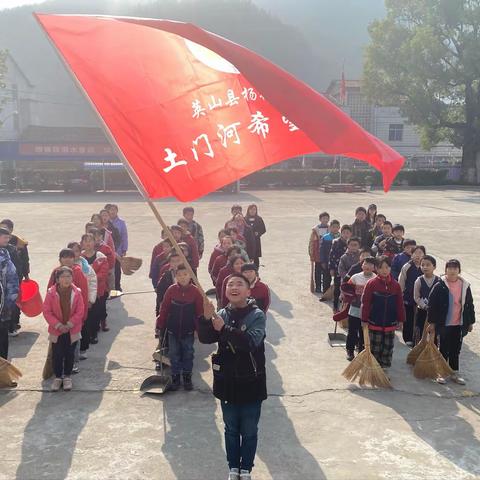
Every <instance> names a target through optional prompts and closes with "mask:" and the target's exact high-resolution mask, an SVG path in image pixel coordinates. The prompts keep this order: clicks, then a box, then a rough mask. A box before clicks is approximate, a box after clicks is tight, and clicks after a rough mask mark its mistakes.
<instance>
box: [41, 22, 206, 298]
mask: <svg viewBox="0 0 480 480" xmlns="http://www.w3.org/2000/svg"><path fill="white" fill-rule="evenodd" d="M35 19H36V20H37V22H38V24H39V25H40V27H41V29H42V30H43V31H44V32H45V34H46V36H47V38H48V40H49V42H50V44H51V45H52V47H53V49H54V51H55V52H56V53H57V55H58V57H59V59H60V61H61V62H62V63H63V65H64V67H65V68H66V70H67V72H68V73H69V74H70V75H71V77H72V79H73V81H74V82H75V84H76V85H77V88H78V89H79V90H80V92H81V93H82V94H83V96H84V97H85V99H86V100H87V102H88V103H89V105H90V107H91V108H92V109H93V111H94V112H95V113H96V115H97V117H98V119H99V120H100V124H101V127H102V130H103V132H104V133H105V135H106V137H107V138H108V140H109V142H110V144H111V145H112V148H113V149H114V151H115V153H116V154H117V156H118V157H119V158H120V160H121V161H122V163H123V166H124V167H125V168H126V169H127V172H128V174H129V175H130V178H131V179H132V181H133V183H134V184H135V186H136V187H137V189H138V191H139V192H140V194H141V195H142V197H143V199H144V200H145V202H146V203H147V205H148V206H149V207H150V209H151V210H152V212H153V215H154V216H155V218H156V219H157V220H158V222H159V223H160V226H161V227H162V229H163V231H164V232H165V234H166V235H167V238H168V239H169V240H170V242H171V243H172V246H173V248H174V249H175V251H176V252H177V253H178V255H179V256H180V258H181V259H182V262H183V263H184V265H185V267H186V269H187V271H188V273H189V274H190V276H191V277H192V280H193V282H194V283H195V285H196V286H197V287H198V288H199V290H200V292H201V293H202V295H203V298H204V300H205V301H210V300H209V299H208V297H207V295H206V293H205V291H204V290H203V288H202V286H201V285H200V282H199V281H198V278H197V276H196V275H195V272H194V271H193V269H192V267H191V266H190V264H189V263H188V260H187V258H186V257H185V254H184V253H183V251H182V249H181V248H180V246H179V245H178V243H177V241H176V240H175V237H174V236H173V235H172V232H171V230H170V228H169V227H168V225H167V224H166V223H165V221H164V220H163V218H162V216H161V215H160V212H159V211H158V209H157V207H156V206H155V204H154V203H153V202H152V200H151V199H150V197H149V196H148V194H147V192H146V190H145V188H144V186H143V185H142V182H141V181H140V179H139V178H138V176H137V174H136V173H135V170H133V168H132V167H131V166H130V164H129V163H128V160H127V157H126V156H125V154H124V153H123V151H122V149H121V148H120V147H119V146H118V144H117V141H116V140H115V137H114V136H113V134H112V132H111V131H110V129H109V128H108V125H107V124H106V123H105V121H104V120H103V117H102V116H101V115H100V113H99V112H98V110H97V107H96V105H95V104H94V103H93V101H92V99H91V98H90V97H89V96H88V94H87V92H86V91H85V89H84V88H83V85H82V84H81V83H80V81H79V80H78V78H77V76H76V75H75V73H74V72H73V71H72V69H71V68H70V65H68V63H67V62H66V60H65V58H64V57H63V55H62V54H61V53H60V51H59V50H58V49H57V47H56V45H55V43H54V42H53V40H52V38H51V37H50V35H49V33H48V31H46V30H45V29H44V28H43V25H42V24H41V23H40V21H39V20H38V17H37V16H36V15H35Z"/></svg>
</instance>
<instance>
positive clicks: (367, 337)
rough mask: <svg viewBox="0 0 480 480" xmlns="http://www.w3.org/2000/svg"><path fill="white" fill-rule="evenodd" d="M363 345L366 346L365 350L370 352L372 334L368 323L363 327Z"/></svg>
mask: <svg viewBox="0 0 480 480" xmlns="http://www.w3.org/2000/svg"><path fill="white" fill-rule="evenodd" d="M362 328H363V343H364V344H365V350H368V351H370V332H369V329H368V323H365V324H364V325H363V327H362Z"/></svg>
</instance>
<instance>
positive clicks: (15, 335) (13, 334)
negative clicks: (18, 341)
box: [8, 330, 18, 337]
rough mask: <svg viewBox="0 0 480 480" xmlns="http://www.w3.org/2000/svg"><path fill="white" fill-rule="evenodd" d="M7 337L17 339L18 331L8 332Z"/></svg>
mask: <svg viewBox="0 0 480 480" xmlns="http://www.w3.org/2000/svg"><path fill="white" fill-rule="evenodd" d="M8 336H9V337H18V330H14V331H13V332H8Z"/></svg>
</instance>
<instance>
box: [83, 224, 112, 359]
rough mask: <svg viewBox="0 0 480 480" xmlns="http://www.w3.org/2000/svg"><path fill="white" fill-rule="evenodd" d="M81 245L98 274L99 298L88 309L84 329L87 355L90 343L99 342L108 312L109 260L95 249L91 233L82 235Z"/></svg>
mask: <svg viewBox="0 0 480 480" xmlns="http://www.w3.org/2000/svg"><path fill="white" fill-rule="evenodd" d="M81 245H82V249H83V251H82V256H83V257H84V258H85V259H86V260H87V262H88V264H89V265H90V266H91V267H92V268H93V270H94V271H95V273H96V275H97V299H96V300H95V303H94V304H93V305H92V306H91V308H90V310H89V311H88V315H87V320H86V321H85V325H84V328H83V329H82V341H81V344H80V354H81V355H82V354H83V356H85V351H86V350H87V349H88V347H89V345H90V344H93V345H95V344H97V343H98V338H97V336H98V331H99V330H100V325H101V322H102V320H103V319H104V315H105V314H106V301H107V296H108V293H107V287H108V285H107V280H108V261H107V257H106V256H105V255H104V254H103V253H101V252H99V251H97V250H95V239H94V238H93V235H92V234H91V233H86V234H85V235H83V236H82V241H81Z"/></svg>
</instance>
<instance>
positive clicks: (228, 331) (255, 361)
mask: <svg viewBox="0 0 480 480" xmlns="http://www.w3.org/2000/svg"><path fill="white" fill-rule="evenodd" d="M218 315H220V316H221V317H222V318H223V320H224V322H225V327H224V328H223V329H222V330H221V331H220V332H217V331H216V330H215V329H214V328H213V326H212V322H211V320H206V319H204V318H201V319H200V323H199V328H198V339H199V340H200V342H201V343H216V342H218V350H217V353H215V354H213V355H212V369H213V394H214V395H215V397H217V398H218V399H220V400H223V401H227V402H230V403H234V404H242V403H251V402H256V401H262V400H265V399H266V398H267V380H266V372H265V345H264V339H265V314H264V313H263V312H262V311H261V310H260V309H259V308H258V307H257V305H256V304H255V302H254V301H251V302H250V303H249V304H248V305H247V306H246V307H245V308H242V309H235V308H229V307H227V308H224V309H222V310H220V311H219V312H218Z"/></svg>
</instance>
